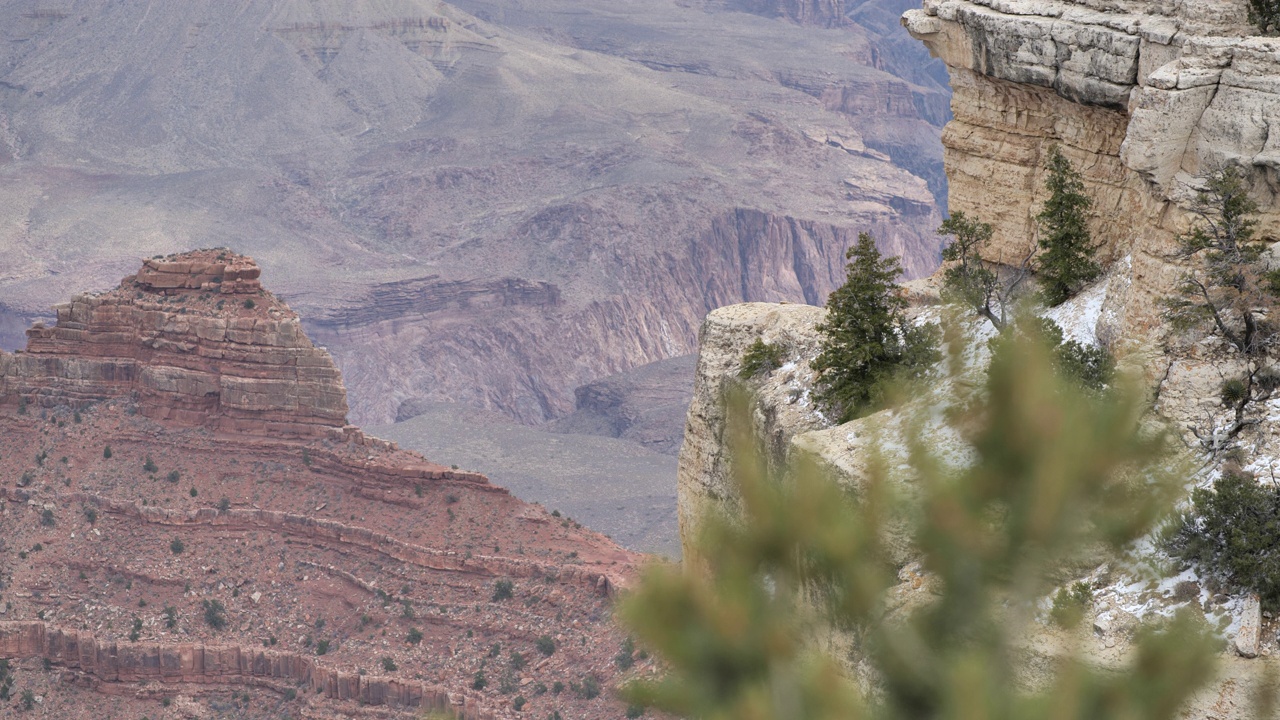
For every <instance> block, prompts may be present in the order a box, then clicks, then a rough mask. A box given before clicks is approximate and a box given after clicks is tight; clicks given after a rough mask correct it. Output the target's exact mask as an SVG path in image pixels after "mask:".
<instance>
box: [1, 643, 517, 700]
mask: <svg viewBox="0 0 1280 720" xmlns="http://www.w3.org/2000/svg"><path fill="white" fill-rule="evenodd" d="M0 657H5V658H16V659H26V658H41V659H47V660H48V661H49V663H50V665H57V666H60V667H66V668H69V669H73V670H76V671H79V672H80V673H83V674H85V675H89V676H91V677H93V678H94V679H96V680H99V681H102V682H112V683H117V682H123V683H136V682H148V681H151V682H160V683H164V684H165V685H233V686H243V685H255V686H259V687H265V688H268V689H271V690H276V691H278V692H285V691H286V690H287V689H288V688H290V687H297V686H299V685H301V686H303V687H305V688H306V689H308V690H310V691H311V692H313V693H317V694H322V695H324V697H326V698H328V699H332V700H354V701H356V702H359V703H361V704H366V705H386V706H389V707H393V708H428V709H432V710H445V709H448V710H450V711H451V712H452V713H453V714H454V716H455V717H457V718H458V720H488V719H489V718H492V717H493V716H492V715H491V714H489V713H486V712H483V711H481V710H480V709H479V708H477V707H476V704H475V702H474V701H473V700H470V699H468V700H465V701H462V702H459V703H456V704H455V703H453V702H452V701H451V699H450V697H449V694H448V693H446V692H444V691H443V690H440V689H439V688H435V687H429V686H427V685H424V684H423V683H415V682H405V681H402V680H399V679H396V678H388V677H381V676H377V675H367V676H361V675H359V674H356V673H344V672H339V671H335V670H331V669H327V668H324V667H321V666H319V665H317V664H316V662H315V660H314V659H312V658H309V657H304V656H301V655H295V654H292V653H280V652H273V651H270V650H263V649H261V648H243V647H212V646H206V645H196V644H190V643H183V644H177V645H160V644H153V643H138V644H132V643H130V644H122V643H115V642H102V641H99V640H98V639H97V638H96V637H94V636H93V635H92V634H90V633H83V632H77V631H74V630H63V629H60V628H57V627H53V626H51V625H47V624H45V623H42V622H4V621H0Z"/></svg>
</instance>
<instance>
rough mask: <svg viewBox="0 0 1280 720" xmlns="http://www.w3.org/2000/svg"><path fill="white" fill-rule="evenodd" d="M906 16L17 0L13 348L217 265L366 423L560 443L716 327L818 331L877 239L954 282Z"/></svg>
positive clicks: (0, 4) (1, 178) (2, 141)
mask: <svg viewBox="0 0 1280 720" xmlns="http://www.w3.org/2000/svg"><path fill="white" fill-rule="evenodd" d="M896 3H897V0H867V1H866V2H851V1H849V0H845V2H840V1H839V0H820V1H819V0H803V2H801V1H798V0H795V1H793V0H788V2H782V3H779V4H777V6H776V7H772V8H770V7H763V6H762V7H760V8H754V9H753V8H744V7H743V6H741V3H737V2H736V0H735V2H720V1H719V0H697V1H692V0H691V1H690V2H681V3H672V2H668V1H667V0H636V1H635V2H628V3H627V5H626V11H625V12H620V11H619V10H618V4H617V3H616V2H613V0H538V1H537V2H525V3H518V4H517V3H511V2H506V1H504V0H459V2H456V3H453V4H446V3H439V2H434V1H431V2H428V1H427V0H394V1H392V2H376V3H375V2H373V1H372V0H360V1H356V2H337V1H336V0H324V1H321V2H303V1H301V0H283V1H281V0H250V1H249V2H246V3H240V4H230V3H223V2H213V1H211V0H209V1H205V2H188V3H162V4H155V3H151V4H146V3H115V2H108V1H107V0H86V1H85V2H81V3H78V4H76V5H75V8H74V10H49V11H41V12H33V11H32V10H31V5H30V3H28V2H25V1H22V0H0V253H3V254H4V257H5V264H4V272H2V273H0V347H6V348H8V349H13V348H15V347H18V346H19V344H20V343H21V342H24V341H25V338H24V337H23V336H22V333H21V330H22V329H24V328H25V327H26V326H27V325H28V324H29V323H28V321H29V320H33V319H35V318H37V317H41V316H42V315H44V314H45V308H47V307H49V306H51V305H54V304H55V303H58V302H62V301H64V300H66V299H67V298H68V297H70V296H71V294H72V293H73V292H77V291H81V290H84V289H92V288H98V289H105V288H108V287H112V286H114V285H115V283H116V281H117V280H118V278H120V277H121V276H123V275H126V274H128V273H131V272H133V271H134V270H135V269H136V267H137V258H138V257H140V256H152V255H155V254H157V253H159V254H168V253H172V252H177V251H185V250H189V249H191V248H196V247H213V246H226V247H232V248H234V249H235V250H236V251H238V252H243V253H246V254H249V255H252V256H253V257H254V258H256V259H257V261H258V262H259V264H260V265H261V266H262V268H263V270H264V272H265V273H267V274H268V275H269V276H270V277H271V278H272V285H273V287H274V288H276V290H277V292H278V293H279V294H280V296H281V297H283V298H285V299H287V300H288V302H289V304H290V305H291V306H292V307H293V308H295V309H296V310H297V311H298V313H299V315H300V316H301V317H302V318H304V323H305V324H306V330H307V333H308V334H309V335H310V336H311V337H312V338H313V339H314V340H315V341H316V342H317V343H320V344H323V345H325V346H326V347H327V348H328V350H329V351H330V352H331V353H332V355H333V357H334V359H335V361H336V362H337V364H338V366H339V367H340V368H341V369H342V371H343V375H344V378H345V382H346V386H347V388H348V390H349V393H350V394H349V398H350V405H351V408H350V409H351V419H352V420H353V421H356V422H360V423H372V422H386V421H389V420H392V419H394V418H395V417H397V415H399V414H401V408H402V406H406V403H409V405H408V407H411V406H412V404H413V403H415V402H431V401H440V400H447V401H451V402H463V403H468V404H471V405H475V406H478V407H484V408H490V409H497V410H501V411H502V412H504V413H506V414H508V415H510V416H512V417H514V418H517V419H519V420H522V421H526V422H536V421H541V420H545V419H548V418H553V417H558V416H562V415H565V414H567V413H569V412H571V411H573V409H574V406H575V405H574V403H575V399H574V394H573V390H574V388H576V387H579V386H582V385H584V384H586V383H589V382H591V381H593V380H596V379H598V378H601V377H605V376H608V375H610V374H613V373H616V372H619V371H623V370H626V369H628V368H631V367H635V366H638V365H642V364H645V363H649V362H652V361H655V360H660V359H663V358H668V357H675V356H680V355H686V354H689V353H692V352H693V351H694V350H695V346H696V334H697V327H698V324H699V322H700V321H701V319H702V317H703V316H704V315H705V314H706V312H708V311H709V310H710V309H712V308H715V307H718V306H720V305H724V304H728V303H733V302H740V301H743V300H788V301H793V302H808V303H821V302H823V301H824V299H825V296H826V294H827V293H828V292H829V291H830V290H831V289H833V288H834V287H835V286H836V285H837V284H838V283H839V281H840V280H841V275H842V270H841V267H842V264H843V253H844V250H845V248H846V247H847V246H848V245H849V244H850V242H852V240H853V239H854V238H855V237H856V235H857V233H858V232H859V231H863V230H867V231H871V232H873V233H875V235H876V237H877V239H878V240H879V242H880V243H881V245H882V247H883V248H884V249H885V250H886V251H888V252H893V253H897V254H901V255H902V256H903V264H904V266H905V268H906V269H907V273H908V275H909V276H912V277H916V276H920V275H924V274H927V273H929V272H930V271H931V270H932V269H933V268H934V267H935V265H936V263H937V260H938V249H939V242H938V238H936V236H935V235H934V234H933V230H934V228H936V227H937V225H938V223H939V221H940V214H939V210H938V199H939V198H941V197H943V195H944V194H945V179H944V177H943V173H942V170H941V151H940V149H939V145H938V137H939V132H940V127H941V125H942V124H943V123H944V122H945V121H946V119H947V118H948V117H949V111H948V102H947V98H948V91H947V89H946V87H945V83H944V82H941V81H939V77H938V75H937V74H936V73H932V74H931V72H930V71H928V70H922V69H921V68H922V67H926V65H925V64H923V63H921V62H919V60H920V57H921V56H923V54H924V51H923V50H922V49H921V48H919V47H918V46H912V45H907V44H906V42H907V41H905V38H906V36H905V34H904V33H903V31H902V30H901V28H899V27H897V26H896V25H894V24H893V23H892V22H884V19H885V18H886V17H889V18H892V16H893V12H891V11H892V10H893V9H894V8H893V6H895V4H896ZM744 9H746V10H751V11H752V12H743V10H744ZM753 12H754V13H759V14H753ZM765 16H768V17H765ZM846 18H847V20H846ZM800 23H806V25H801V24H800ZM912 53H915V54H914V55H913V54H912ZM934 67H936V65H935V66H934Z"/></svg>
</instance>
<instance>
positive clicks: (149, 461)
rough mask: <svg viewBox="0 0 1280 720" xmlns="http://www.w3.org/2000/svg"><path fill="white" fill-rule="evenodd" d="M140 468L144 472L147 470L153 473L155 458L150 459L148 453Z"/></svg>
mask: <svg viewBox="0 0 1280 720" xmlns="http://www.w3.org/2000/svg"><path fill="white" fill-rule="evenodd" d="M142 469H143V470H144V471H145V472H149V473H153V472H155V471H156V469H157V468H156V461H155V460H152V459H151V456H150V455H148V456H147V461H146V462H144V463H142Z"/></svg>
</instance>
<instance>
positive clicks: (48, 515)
mask: <svg viewBox="0 0 1280 720" xmlns="http://www.w3.org/2000/svg"><path fill="white" fill-rule="evenodd" d="M40 524H41V525H43V526H45V527H53V526H54V525H55V524H57V521H56V520H54V519H53V511H52V510H50V509H49V508H45V509H44V510H43V511H42V512H41V513H40Z"/></svg>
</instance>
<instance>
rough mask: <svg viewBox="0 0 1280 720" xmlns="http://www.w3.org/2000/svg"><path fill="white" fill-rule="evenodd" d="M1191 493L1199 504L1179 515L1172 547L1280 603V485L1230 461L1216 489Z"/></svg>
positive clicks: (1206, 570)
mask: <svg viewBox="0 0 1280 720" xmlns="http://www.w3.org/2000/svg"><path fill="white" fill-rule="evenodd" d="M1191 499H1192V504H1193V506H1194V510H1193V512H1192V513H1189V514H1186V515H1184V516H1183V517H1182V518H1181V519H1180V522H1179V524H1178V526H1177V528H1176V531H1175V533H1174V534H1173V536H1172V537H1171V538H1170V542H1169V551H1170V553H1171V554H1173V555H1175V556H1176V557H1179V558H1182V559H1183V560H1185V561H1186V562H1188V563H1191V564H1192V565H1195V566H1196V567H1197V568H1198V569H1199V571H1200V572H1201V574H1202V575H1205V576H1210V577H1217V578H1219V579H1221V580H1223V581H1225V582H1227V583H1229V584H1230V585H1232V586H1234V587H1236V588H1239V589H1242V590H1251V591H1253V592H1256V593H1258V595H1259V596H1260V597H1261V598H1262V599H1263V601H1264V602H1265V603H1266V604H1267V605H1269V606H1271V607H1277V606H1280V554H1278V553H1277V552H1276V548H1280V489H1277V488H1276V486H1275V484H1274V483H1271V484H1270V485H1269V486H1268V485H1263V484H1262V483H1259V482H1258V481H1257V479H1255V478H1254V477H1252V476H1250V475H1249V474H1248V473H1245V472H1244V471H1242V470H1240V469H1239V468H1238V467H1235V466H1231V467H1228V468H1226V469H1225V470H1224V472H1223V475H1222V477H1221V478H1220V479H1219V480H1218V481H1217V482H1216V483H1214V487H1213V490H1212V491H1211V490H1206V489H1204V488H1198V489H1197V490H1195V492H1194V493H1192V496H1191Z"/></svg>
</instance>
